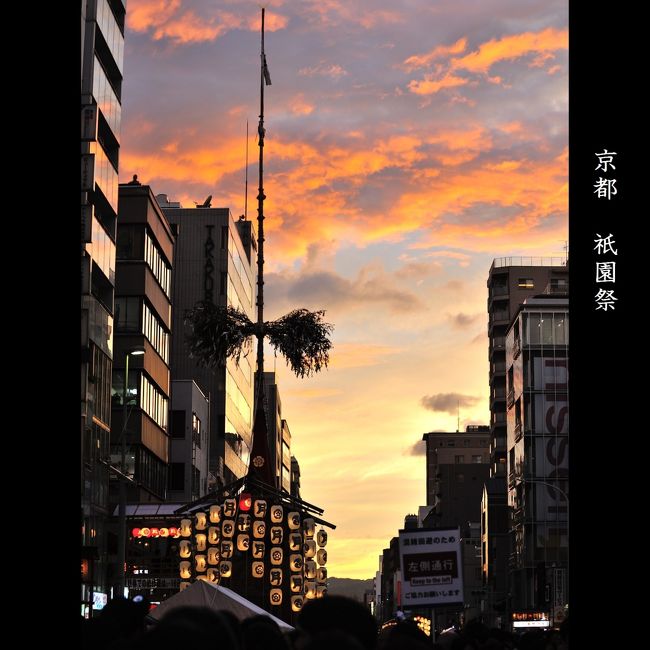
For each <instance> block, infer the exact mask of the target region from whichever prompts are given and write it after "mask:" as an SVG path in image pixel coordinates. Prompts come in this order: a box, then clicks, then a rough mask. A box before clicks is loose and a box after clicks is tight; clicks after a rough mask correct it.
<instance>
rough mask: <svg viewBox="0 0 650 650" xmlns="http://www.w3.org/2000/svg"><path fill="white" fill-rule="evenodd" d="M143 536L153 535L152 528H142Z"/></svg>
mask: <svg viewBox="0 0 650 650" xmlns="http://www.w3.org/2000/svg"><path fill="white" fill-rule="evenodd" d="M140 536H141V537H151V528H141V529H140Z"/></svg>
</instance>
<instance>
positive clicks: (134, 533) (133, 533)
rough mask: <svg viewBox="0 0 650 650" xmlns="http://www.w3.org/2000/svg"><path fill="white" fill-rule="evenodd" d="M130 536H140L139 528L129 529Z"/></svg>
mask: <svg viewBox="0 0 650 650" xmlns="http://www.w3.org/2000/svg"><path fill="white" fill-rule="evenodd" d="M131 536H132V537H140V529H139V528H134V529H133V530H132V531H131Z"/></svg>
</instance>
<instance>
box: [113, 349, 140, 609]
mask: <svg viewBox="0 0 650 650" xmlns="http://www.w3.org/2000/svg"><path fill="white" fill-rule="evenodd" d="M142 354H144V349H143V348H134V349H132V350H127V352H126V363H125V364H124V365H125V368H124V383H123V384H122V432H121V433H120V440H119V442H120V454H121V461H122V462H121V464H120V471H121V472H122V475H121V476H120V478H119V481H120V503H119V511H118V517H119V524H118V525H119V528H118V531H117V533H118V536H117V564H118V572H117V575H118V578H119V580H118V592H119V594H118V595H119V596H120V597H121V596H123V595H124V586H125V578H126V566H125V565H126V481H127V474H126V420H127V418H128V413H127V407H126V396H127V387H128V384H129V357H130V356H131V355H133V356H139V355H142Z"/></svg>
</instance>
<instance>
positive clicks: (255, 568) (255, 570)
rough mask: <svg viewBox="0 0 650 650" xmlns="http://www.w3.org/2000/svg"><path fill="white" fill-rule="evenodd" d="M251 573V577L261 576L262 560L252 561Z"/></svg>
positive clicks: (262, 572)
mask: <svg viewBox="0 0 650 650" xmlns="http://www.w3.org/2000/svg"><path fill="white" fill-rule="evenodd" d="M251 574H252V575H253V578H263V577H264V562H253V564H252V566H251Z"/></svg>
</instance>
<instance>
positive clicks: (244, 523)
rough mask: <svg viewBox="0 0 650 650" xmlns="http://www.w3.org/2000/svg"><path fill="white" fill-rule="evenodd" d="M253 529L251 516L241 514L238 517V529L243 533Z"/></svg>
mask: <svg viewBox="0 0 650 650" xmlns="http://www.w3.org/2000/svg"><path fill="white" fill-rule="evenodd" d="M250 529H251V516H250V515H239V517H237V530H238V531H240V532H242V533H247V532H248V531H249V530H250Z"/></svg>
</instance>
